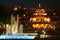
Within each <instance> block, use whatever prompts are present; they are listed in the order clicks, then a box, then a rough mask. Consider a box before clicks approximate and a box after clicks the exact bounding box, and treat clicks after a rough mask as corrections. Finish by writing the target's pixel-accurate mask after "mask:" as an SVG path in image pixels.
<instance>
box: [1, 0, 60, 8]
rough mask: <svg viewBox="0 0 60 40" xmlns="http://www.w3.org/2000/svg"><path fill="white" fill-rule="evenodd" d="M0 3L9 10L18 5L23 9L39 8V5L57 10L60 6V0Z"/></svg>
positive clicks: (22, 0)
mask: <svg viewBox="0 0 60 40" xmlns="http://www.w3.org/2000/svg"><path fill="white" fill-rule="evenodd" d="M0 3H1V4H3V5H4V6H6V7H7V8H12V7H14V6H15V5H17V4H18V5H21V6H22V7H38V4H39V3H41V6H48V7H52V8H55V7H57V6H59V5H60V0H0Z"/></svg>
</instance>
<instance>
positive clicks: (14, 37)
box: [0, 35, 35, 39]
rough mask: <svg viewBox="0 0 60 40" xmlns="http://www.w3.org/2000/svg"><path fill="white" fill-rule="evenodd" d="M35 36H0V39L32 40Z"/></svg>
mask: <svg viewBox="0 0 60 40" xmlns="http://www.w3.org/2000/svg"><path fill="white" fill-rule="evenodd" d="M34 38H35V36H28V35H1V36H0V39H34Z"/></svg>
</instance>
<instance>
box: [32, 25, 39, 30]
mask: <svg viewBox="0 0 60 40" xmlns="http://www.w3.org/2000/svg"><path fill="white" fill-rule="evenodd" d="M32 26H33V28H36V29H40V25H39V24H33V25H32Z"/></svg>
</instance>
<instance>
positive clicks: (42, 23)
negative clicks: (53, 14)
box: [30, 9, 55, 30]
mask: <svg viewBox="0 0 60 40" xmlns="http://www.w3.org/2000/svg"><path fill="white" fill-rule="evenodd" d="M47 14H48V13H47V12H46V10H45V9H36V10H35V13H33V17H31V18H30V22H31V23H32V27H33V28H35V29H41V28H43V29H53V30H55V23H53V22H52V21H51V18H50V17H49V16H47Z"/></svg>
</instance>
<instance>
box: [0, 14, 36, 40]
mask: <svg viewBox="0 0 60 40" xmlns="http://www.w3.org/2000/svg"><path fill="white" fill-rule="evenodd" d="M18 24H19V15H17V20H15V17H14V16H13V15H11V25H9V24H6V34H5V35H1V36H0V39H34V38H35V36H28V34H23V24H20V25H19V30H18ZM18 31H19V32H18Z"/></svg>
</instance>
